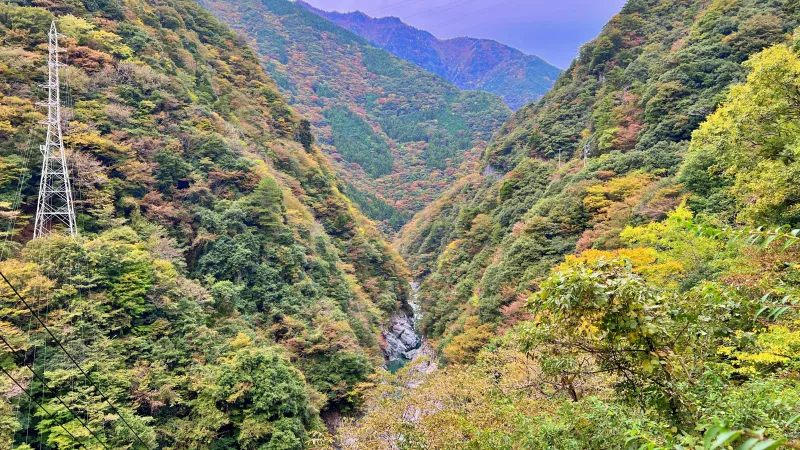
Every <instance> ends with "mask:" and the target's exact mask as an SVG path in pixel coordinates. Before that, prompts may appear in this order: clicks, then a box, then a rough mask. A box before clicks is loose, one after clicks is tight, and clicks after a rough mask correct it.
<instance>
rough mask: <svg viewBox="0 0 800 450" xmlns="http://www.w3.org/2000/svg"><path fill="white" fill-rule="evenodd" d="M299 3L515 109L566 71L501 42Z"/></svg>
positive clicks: (532, 98)
mask: <svg viewBox="0 0 800 450" xmlns="http://www.w3.org/2000/svg"><path fill="white" fill-rule="evenodd" d="M298 3H299V4H301V5H303V6H305V7H306V8H307V9H308V10H309V11H312V12H313V13H315V14H317V15H319V16H321V17H324V18H326V19H328V20H330V21H331V22H333V23H335V24H337V25H339V26H341V27H342V28H345V29H348V30H350V31H352V32H354V33H356V34H358V35H359V36H361V37H363V38H364V39H367V40H368V41H370V43H372V44H373V45H375V46H377V47H380V48H382V49H385V50H388V51H389V52H390V53H391V54H393V55H395V56H397V57H400V58H403V59H405V60H406V61H411V62H412V63H414V64H416V65H418V66H420V67H422V68H423V69H425V70H427V71H429V72H433V73H435V74H437V75H439V76H441V77H442V78H445V79H447V80H449V81H450V82H451V83H453V84H455V85H456V86H458V87H459V88H460V89H467V90H473V89H477V90H481V91H486V92H491V93H492V94H496V95H498V96H500V98H502V99H503V100H504V101H505V102H506V104H507V105H508V106H509V107H510V108H511V109H513V110H517V109H519V108H521V107H523V106H525V105H527V104H528V103H530V102H531V101H534V100H538V99H539V98H541V96H542V95H544V94H545V93H546V92H547V91H549V90H550V88H551V87H553V83H555V81H556V79H557V78H558V76H559V74H561V69H559V68H557V67H555V66H553V65H552V64H550V63H548V62H547V61H545V60H543V59H542V58H540V57H538V56H535V55H526V54H524V53H522V52H521V51H519V50H517V49H515V48H512V47H509V46H507V45H504V44H501V43H499V42H497V41H492V40H489V39H475V38H470V37H458V38H454V39H445V40H441V39H438V38H436V37H435V36H434V35H432V34H431V33H429V32H427V31H423V30H419V29H417V28H414V27H412V26H410V25H407V24H405V23H403V22H402V21H401V20H400V19H398V18H397V17H381V18H373V17H370V16H368V15H366V14H364V13H362V12H360V11H356V12H352V13H339V12H329V11H322V10H320V9H317V8H314V7H313V6H311V5H309V4H308V3H305V2H302V1H300V2H298Z"/></svg>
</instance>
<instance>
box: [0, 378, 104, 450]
mask: <svg viewBox="0 0 800 450" xmlns="http://www.w3.org/2000/svg"><path fill="white" fill-rule="evenodd" d="M0 371H2V372H3V373H4V374H6V376H7V377H8V378H10V379H11V381H13V382H14V384H16V385H17V387H18V388H20V389H22V392H24V393H25V395H27V396H28V398H30V399H31V401H33V402H34V403H35V404H36V406H38V407H39V409H41V410H42V411H44V412H45V414H47V415H48V416H49V417H50V418H51V419H53V421H54V422H55V421H56V416H54V415H53V414H52V413H51V412H50V411H48V410H47V409H45V407H44V406H42V404H41V403H39V402H38V401H36V399H35V398H33V395H31V393H30V392H28V390H27V389H25V388H24V387H22V385H21V384H20V383H19V381H17V379H16V378H14V377H13V376H12V375H11V374H10V373H8V371H7V370H6V369H5V368H3V367H0ZM58 426H60V427H61V429H63V430H64V431H66V432H67V434H68V435H69V436H70V437H71V438H72V442H76V441H77V442H78V445H80V446H81V447H83V448H84V449H86V450H89V449H88V448H86V446H85V445H83V443H82V442H81V441H79V440H77V439H76V438H75V436H74V435H73V434H72V433H70V432H69V430H68V429H67V428H66V427H65V426H64V425H62V424H60V423H59V424H58Z"/></svg>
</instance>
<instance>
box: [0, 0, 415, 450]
mask: <svg viewBox="0 0 800 450" xmlns="http://www.w3.org/2000/svg"><path fill="white" fill-rule="evenodd" d="M16 3H18V4H9V3H0V220H1V221H2V230H3V232H4V234H6V239H4V240H3V242H2V247H0V271H1V272H2V273H3V274H4V276H6V277H7V278H8V279H9V280H10V281H11V282H12V284H13V285H14V286H15V288H16V289H18V291H19V292H20V293H21V294H22V295H23V296H24V297H26V298H27V301H28V303H29V304H30V305H31V306H32V308H33V310H34V311H35V313H36V315H38V316H39V317H41V318H42V319H43V320H44V321H45V323H47V324H48V328H50V330H52V332H53V333H54V334H55V335H56V337H57V339H58V340H59V341H60V342H61V343H63V345H64V346H65V347H66V349H67V350H68V351H69V352H70V354H71V355H72V356H73V357H74V358H75V359H76V360H77V362H78V363H79V364H80V365H81V367H82V369H83V370H84V371H86V372H87V373H88V374H89V375H90V377H91V378H92V379H93V380H94V382H95V383H96V384H97V386H98V387H99V390H98V389H96V388H94V387H93V386H92V385H91V383H88V382H87V381H86V379H85V378H84V377H83V376H82V375H81V373H80V372H79V371H78V369H77V368H76V367H75V366H74V365H73V364H72V363H71V361H70V360H69V359H68V358H67V356H66V355H65V354H64V353H63V352H61V351H60V349H59V348H58V347H57V345H56V342H55V341H54V340H53V339H52V338H50V337H49V336H48V334H47V333H46V332H45V330H44V329H43V328H42V327H40V326H38V324H37V321H36V320H34V316H33V314H32V313H31V311H30V310H28V309H27V308H26V307H25V306H24V305H23V304H22V302H21V301H20V300H19V299H18V298H17V297H16V296H15V295H14V293H13V292H12V290H11V288H10V287H9V286H7V285H6V284H5V283H2V285H0V311H2V313H1V314H0V330H1V333H2V336H3V338H4V339H5V341H4V344H5V342H7V343H8V345H10V346H12V347H13V350H14V351H13V352H12V351H10V349H9V348H7V346H4V347H3V349H2V353H0V354H2V359H0V365H2V369H3V370H5V371H7V372H8V373H10V374H11V375H12V376H14V377H15V378H16V379H17V380H18V381H20V383H21V385H22V387H23V388H27V389H28V390H29V391H30V392H33V393H34V400H33V401H31V399H29V398H28V397H26V395H25V394H24V393H23V391H22V390H21V389H19V387H18V386H15V385H13V384H12V382H11V381H10V380H9V379H8V378H7V377H6V376H5V375H3V376H1V377H0V447H2V448H12V447H13V448H17V449H30V448H42V449H68V448H69V449H72V448H87V449H100V448H114V449H121V448H131V449H132V448H135V449H144V448H151V449H154V448H163V449H170V448H171V449H212V448H213V449H222V448H226V449H229V448H242V449H244V448H261V449H301V448H306V447H308V446H309V445H310V444H309V438H310V434H309V433H312V432H316V431H319V430H320V429H321V428H322V426H321V423H320V420H319V412H320V410H324V409H333V410H347V409H348V408H350V407H351V406H352V405H353V404H354V403H355V402H356V401H357V392H356V387H357V386H358V385H359V383H361V382H362V381H363V380H365V378H366V377H367V376H368V375H369V374H370V373H371V372H372V371H373V369H374V368H375V367H376V365H378V364H381V363H382V362H383V358H382V353H381V348H380V340H381V339H382V337H381V334H380V331H379V326H381V325H383V324H385V323H387V316H388V315H389V314H390V313H392V312H395V311H397V310H398V309H400V308H402V307H405V306H406V300H407V297H408V290H409V287H408V282H407V270H406V269H405V268H404V264H403V262H402V260H401V259H400V258H399V256H398V255H397V254H396V252H394V250H392V249H391V248H390V247H389V246H388V245H387V244H386V243H385V242H384V241H383V240H382V238H381V236H380V233H379V232H378V230H376V229H375V227H374V226H373V225H372V223H371V222H370V221H368V220H367V219H365V218H364V217H363V216H362V215H361V214H360V213H359V211H358V210H357V209H356V208H354V207H353V206H352V205H351V204H350V201H349V200H348V199H347V198H346V197H345V196H344V195H343V194H342V192H341V191H342V189H343V186H344V184H343V183H342V182H341V181H340V180H339V179H338V178H337V177H336V176H335V174H334V170H333V169H332V167H331V166H330V165H329V163H328V162H327V160H326V158H325V157H324V156H323V154H322V153H321V152H320V150H319V149H318V148H317V146H316V145H315V144H314V142H313V137H312V136H311V134H310V129H309V125H308V122H305V121H304V120H303V119H301V117H299V116H298V115H297V114H295V113H294V112H293V110H292V109H291V108H290V107H289V106H288V105H287V103H286V102H285V101H284V99H283V98H282V97H281V95H280V94H279V92H278V89H277V86H276V85H275V83H274V82H273V81H272V80H271V79H270V78H269V77H268V76H267V75H266V73H265V72H264V71H263V69H262V67H261V65H260V62H259V61H258V59H257V58H256V56H255V54H254V53H253V52H252V51H251V50H250V49H248V48H247V47H246V46H245V45H243V44H242V42H241V40H240V39H239V38H238V37H237V36H236V35H235V34H234V33H232V32H231V31H229V29H228V28H226V27H225V26H224V25H222V24H221V23H219V22H218V21H216V20H215V19H214V18H213V17H212V16H211V15H210V14H209V13H207V12H205V11H204V10H202V9H201V8H200V7H199V6H198V5H196V4H195V3H193V2H191V1H188V0H167V1H162V0H159V1H155V0H153V1H136V2H122V1H118V0H97V1H95V0H87V1H85V2H81V1H60V0H54V1H49V2H33V3H35V4H36V5H40V6H38V7H34V6H32V5H31V2H27V1H21V2H16ZM54 19H55V21H56V24H57V26H58V29H59V31H60V32H61V33H62V34H63V35H64V37H63V38H62V39H61V45H62V47H63V48H64V50H65V51H64V53H63V54H62V58H63V61H64V62H66V63H67V66H66V67H65V68H63V69H62V71H61V72H62V84H63V85H64V88H63V99H64V103H65V106H64V108H63V111H64V115H65V116H66V120H65V127H66V130H67V133H66V136H65V140H66V146H67V148H68V151H69V160H70V164H71V165H72V167H73V168H74V171H73V173H74V179H73V186H74V189H75V191H76V196H77V197H78V198H77V199H76V204H77V209H78V215H79V217H78V222H79V226H80V228H81V237H80V239H78V240H77V241H73V240H69V239H67V238H61V237H57V236H53V237H50V238H46V239H38V240H35V241H30V242H27V243H26V241H28V239H29V237H30V232H31V224H30V218H31V214H32V213H33V212H34V208H35V205H36V195H37V186H38V181H39V169H38V168H39V167H40V164H41V155H40V153H39V151H38V145H39V144H40V143H42V142H44V136H43V131H44V130H43V129H42V127H41V126H40V125H39V121H41V120H42V119H43V118H44V117H43V112H42V109H41V108H38V107H36V106H35V103H36V102H37V101H41V100H42V99H43V95H45V93H44V92H43V91H42V90H41V89H39V88H37V84H41V83H43V82H44V81H46V69H44V67H45V64H46V55H47V32H48V30H49V29H50V25H51V21H53V20H54ZM20 180H21V181H22V185H21V186H19V184H18V182H19V181H20ZM18 188H19V189H21V194H22V196H21V198H20V197H18V196H17V193H18ZM18 200H21V207H20V209H21V213H22V215H21V216H20V215H18V211H20V209H18V205H17V202H18ZM27 367H33V368H35V370H36V373H37V374H38V377H34V376H33V375H32V373H31V371H30V370H29V369H28V368H27ZM42 380H44V381H42ZM103 396H106V397H108V399H109V400H110V402H111V404H113V405H114V406H115V407H116V409H114V408H112V407H111V406H110V404H109V403H107V402H105V401H104V399H103ZM59 398H60V399H64V400H65V401H66V404H67V405H69V408H67V407H66V406H65V405H64V404H63V403H61V402H60V401H59V400H58V399H59ZM37 403H40V404H41V405H42V408H44V409H42V408H40V407H38V406H37ZM45 411H49V413H53V414H54V415H53V416H52V417H51V416H50V415H49V414H48V413H45ZM81 422H86V423H88V426H89V428H90V429H91V430H92V432H93V433H94V435H96V436H93V435H92V434H90V433H89V432H88V431H87V430H86V429H85V428H84V427H82V425H81ZM127 424H130V426H131V428H132V429H133V430H134V431H131V429H129V428H128V427H127V426H126V425H127ZM315 430H316V431H315ZM134 433H136V434H137V435H138V436H139V437H140V438H141V441H139V440H138V439H137V438H135V435H134ZM72 436H74V437H75V438H76V439H77V440H78V441H80V443H78V442H76V441H75V440H74V439H73V438H72ZM100 441H102V443H103V444H101V442H100ZM81 444H82V445H83V447H80V445H81Z"/></svg>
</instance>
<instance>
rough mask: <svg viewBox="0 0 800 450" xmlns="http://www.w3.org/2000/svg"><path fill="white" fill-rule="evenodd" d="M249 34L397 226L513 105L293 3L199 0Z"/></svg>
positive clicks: (368, 200)
mask: <svg viewBox="0 0 800 450" xmlns="http://www.w3.org/2000/svg"><path fill="white" fill-rule="evenodd" d="M195 1H197V2H198V3H199V4H200V5H202V6H203V7H205V8H206V9H207V10H208V11H210V12H211V13H212V14H214V15H215V16H217V18H219V19H220V20H222V21H224V22H226V23H227V24H228V25H230V26H231V27H232V28H233V29H234V30H235V31H237V32H239V33H240V35H241V36H242V37H243V39H244V40H246V41H247V42H248V43H249V44H251V46H252V47H253V49H254V50H255V52H256V54H257V55H258V56H259V58H260V59H261V62H262V64H263V66H264V67H265V68H266V69H267V71H268V73H269V74H270V75H271V77H272V78H273V79H274V80H275V81H276V83H277V84H278V86H279V88H280V90H281V93H282V94H283V95H284V96H285V98H286V99H287V100H288V102H289V104H290V105H291V106H292V107H293V108H295V109H296V110H297V111H298V112H299V113H301V114H302V115H303V117H305V118H306V119H308V120H309V121H310V125H311V127H310V129H311V131H312V133H313V134H314V136H315V137H316V139H317V143H318V144H319V146H320V147H321V148H322V150H323V151H324V152H325V153H326V154H327V155H328V157H329V158H330V159H331V161H332V162H333V164H334V166H335V167H336V169H337V171H338V172H339V173H340V175H341V178H342V179H343V180H345V182H344V183H343V185H342V186H341V188H342V189H341V190H342V191H344V192H345V194H346V195H347V196H348V197H349V198H350V199H351V200H353V201H355V202H356V203H357V204H358V205H359V206H360V207H361V209H362V210H363V211H364V212H365V213H366V214H367V216H368V217H369V218H371V219H373V220H376V221H377V222H379V223H381V226H382V227H383V229H384V231H387V232H390V233H393V232H394V231H397V230H398V229H399V228H400V227H402V226H403V225H404V224H405V223H406V222H407V221H408V220H409V219H410V218H411V216H412V215H413V214H414V213H416V212H417V211H420V210H421V209H422V208H424V207H425V206H426V205H427V204H428V203H430V202H432V201H433V200H434V199H436V198H438V197H439V196H440V195H441V194H442V192H444V191H445V190H446V189H448V188H449V186H450V185H451V184H452V183H453V182H454V181H455V180H456V179H457V178H459V177H460V176H462V175H465V174H467V173H471V172H472V171H474V170H475V168H474V167H473V166H476V164H477V161H478V159H479V158H480V155H482V154H483V153H484V150H485V149H486V143H487V142H488V141H489V139H490V138H491V136H492V134H493V133H494V132H495V131H496V130H498V129H499V128H500V127H501V126H502V124H503V122H505V121H506V119H507V118H508V116H509V114H510V113H511V111H510V110H509V108H508V107H507V106H506V105H505V103H503V100H502V99H501V98H500V97H499V96H497V95H494V94H490V93H488V92H485V91H463V90H460V89H459V88H458V87H456V86H455V85H454V84H452V83H450V82H448V81H447V80H445V79H444V78H442V77H440V76H438V75H436V74H434V73H432V72H429V71H426V70H424V69H423V68H421V67H419V66H417V65H416V64H413V63H411V62H409V61H406V60H404V59H402V58H399V57H397V56H394V55H392V54H391V53H390V52H388V51H387V50H384V49H381V48H377V47H375V46H373V45H371V44H370V43H369V42H368V40H367V39H365V38H363V37H361V36H359V35H358V34H356V33H354V32H352V31H349V30H347V29H345V28H343V27H341V26H339V25H337V24H335V23H333V22H331V21H329V20H327V19H326V18H324V17H321V16H319V15H317V14H314V13H313V12H311V11H308V10H307V9H306V8H304V7H303V6H301V5H299V4H297V3H294V2H290V1H288V0H195Z"/></svg>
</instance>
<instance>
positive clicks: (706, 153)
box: [346, 0, 800, 449]
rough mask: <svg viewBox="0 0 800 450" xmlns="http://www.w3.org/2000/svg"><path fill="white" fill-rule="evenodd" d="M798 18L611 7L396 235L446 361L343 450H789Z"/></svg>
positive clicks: (796, 405) (395, 383) (790, 9)
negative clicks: (575, 52) (542, 87)
mask: <svg viewBox="0 0 800 450" xmlns="http://www.w3.org/2000/svg"><path fill="white" fill-rule="evenodd" d="M799 8H800V5H799V4H798V3H797V2H796V1H792V0H786V1H783V0H776V1H767V0H713V1H706V0H693V1H688V0H687V1H679V2H675V1H660V0H631V1H629V2H628V3H627V5H626V6H625V7H624V8H623V10H622V12H621V13H620V14H619V15H617V16H615V17H614V18H613V19H612V20H611V21H610V22H609V23H608V25H607V26H606V27H605V28H604V30H603V32H602V33H601V34H600V36H599V37H598V38H596V39H595V40H594V41H592V42H591V43H589V44H587V45H586V46H585V47H584V48H583V49H582V50H581V52H580V55H579V57H578V58H577V59H576V60H575V61H574V62H573V64H572V65H571V67H570V68H569V70H567V71H566V72H565V73H564V74H563V75H562V76H561V78H560V79H559V80H558V81H557V83H556V85H555V87H554V89H553V90H552V91H551V92H550V93H548V94H547V95H545V97H544V98H543V99H542V100H541V101H539V102H536V103H534V104H531V105H529V106H527V107H525V108H523V109H522V110H520V111H519V112H517V113H516V114H515V115H514V116H513V117H512V119H511V120H510V121H509V122H508V123H507V124H506V125H505V126H504V127H503V129H502V130H501V132H500V133H499V135H498V136H496V138H495V139H494V140H493V142H492V143H491V144H490V146H489V148H488V150H487V152H486V153H485V154H484V157H483V160H482V169H481V171H480V172H479V173H475V174H473V175H471V176H468V177H465V178H462V179H461V180H460V181H459V182H458V183H456V185H455V186H454V187H453V188H452V189H451V190H450V191H449V192H448V193H446V194H445V195H444V196H443V197H442V198H441V199H439V200H437V202H435V203H434V204H433V205H431V206H430V207H428V208H426V210H424V211H423V212H422V213H420V214H419V215H418V216H417V217H416V218H415V220H414V221H412V223H410V224H409V225H408V226H407V227H406V228H405V229H404V230H403V232H402V234H401V238H400V250H401V253H403V254H404V255H406V257H407V260H409V262H410V264H411V266H412V269H413V272H414V274H415V276H418V277H419V278H421V279H424V282H423V284H422V287H421V291H420V298H421V299H422V309H423V319H422V328H423V331H424V332H425V333H426V334H427V335H428V336H429V337H430V338H432V339H433V342H434V343H435V344H436V345H437V346H438V348H439V349H440V350H441V353H442V354H441V355H440V356H441V360H442V361H443V362H444V363H449V364H450V365H451V367H449V368H447V369H445V371H444V372H442V373H440V374H438V375H435V376H433V377H431V379H429V380H428V382H426V383H422V384H421V387H420V388H419V389H416V390H403V389H402V388H401V387H400V386H403V385H404V383H406V382H407V381H404V380H402V379H400V380H398V379H394V378H391V377H390V380H389V381H388V382H387V383H386V384H385V385H384V388H383V390H381V391H379V392H378V391H376V393H375V396H374V397H373V398H372V399H371V400H370V401H369V402H368V409H369V410H370V411H372V413H371V414H369V415H368V416H367V417H366V418H365V419H364V421H362V422H361V423H360V424H357V425H356V426H354V427H352V428H351V429H350V430H349V431H348V432H347V433H346V434H347V436H348V439H351V441H349V442H358V443H359V444H358V445H355V446H353V447H350V448H356V447H357V448H390V447H386V446H383V445H382V444H381V445H378V444H377V442H378V441H377V440H376V436H392V435H393V434H392V433H396V432H400V428H401V427H400V426H397V427H395V426H393V425H392V424H395V423H397V421H398V420H400V417H402V415H403V414H405V413H407V412H408V411H409V410H414V411H428V412H429V413H428V414H425V413H423V414H421V415H420V416H417V417H415V420H414V421H413V423H412V424H411V425H408V424H406V426H405V427H404V428H402V433H404V436H413V437H412V438H411V439H412V440H413V439H417V440H418V442H424V443H425V445H426V446H427V448H452V447H451V446H452V445H453V442H458V443H459V444H458V445H461V446H463V447H465V448H501V447H502V448H624V446H625V445H632V446H633V447H635V448H639V446H644V447H643V448H676V446H680V447H679V448H722V447H721V445H723V444H730V443H733V442H736V444H734V445H733V448H737V447H738V445H739V444H742V445H743V446H742V447H738V448H745V449H749V448H755V447H753V446H754V445H755V444H756V443H758V442H760V441H763V440H764V439H767V438H772V439H775V440H776V441H777V440H779V439H786V440H787V441H791V445H789V444H787V446H788V447H790V448H798V446H800V444H799V443H798V438H799V437H800V425H799V424H798V417H797V416H796V414H797V411H798V409H800V373H798V367H800V366H798V361H800V353H798V350H797V349H798V348H800V347H798V336H800V334H798V333H800V330H799V329H798V313H797V305H798V303H800V301H798V298H800V283H799V282H798V280H800V278H799V277H798V276H799V275H800V274H799V273H798V269H800V263H799V262H800V254H798V248H797V236H798V233H800V231H793V232H792V233H789V232H788V231H787V230H792V229H795V230H797V229H798V228H800V215H798V211H799V210H800V206H798V205H800V191H798V188H797V184H796V183H795V182H794V181H793V180H794V179H795V177H796V175H797V173H798V170H800V165H798V163H797V161H798V153H797V152H798V146H797V143H798V138H799V137H800V136H799V135H798V130H800V122H798V116H797V113H796V111H797V109H796V106H797V105H798V101H800V99H798V94H797V93H798V92H800V91H798V86H800V56H798V50H800V46H798V43H797V38H796V35H795V34H794V32H795V29H796V27H797V26H798V20H800V15H799V13H800V9H799ZM584 152H586V154H587V155H588V158H587V160H586V163H585V164H584V161H583V155H584ZM787 225H788V226H789V227H790V228H787ZM759 227H763V228H759ZM779 227H780V228H779ZM756 244H758V245H756ZM787 246H788V247H787ZM498 336H502V337H499V338H498ZM456 380H457V381H456ZM415 384H417V385H420V383H419V381H415ZM390 399H391V400H390ZM463 404H469V405H471V407H470V409H469V411H464V410H462V409H461V408H460V407H459V405H463ZM467 424H468V425H467ZM745 429H746V430H749V431H741V430H745ZM736 430H739V431H736ZM348 433H349V434H348ZM704 435H705V436H706V439H707V440H706V441H705V444H703V436H704ZM747 438H750V439H751V440H750V441H748V443H747V445H744V444H745V441H746V440H747ZM763 442H767V441H763ZM510 443H513V444H510ZM626 443H627V444H626ZM362 444H363V445H362ZM712 444H714V445H712ZM759 445H760V446H763V447H764V448H778V447H779V446H780V445H779V444H778V442H772V443H769V442H767V443H761V444H759ZM503 446H508V447H503ZM759 448H761V447H759Z"/></svg>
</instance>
